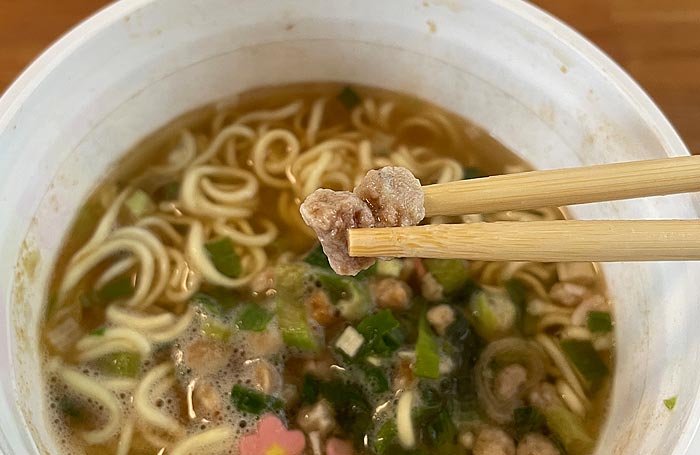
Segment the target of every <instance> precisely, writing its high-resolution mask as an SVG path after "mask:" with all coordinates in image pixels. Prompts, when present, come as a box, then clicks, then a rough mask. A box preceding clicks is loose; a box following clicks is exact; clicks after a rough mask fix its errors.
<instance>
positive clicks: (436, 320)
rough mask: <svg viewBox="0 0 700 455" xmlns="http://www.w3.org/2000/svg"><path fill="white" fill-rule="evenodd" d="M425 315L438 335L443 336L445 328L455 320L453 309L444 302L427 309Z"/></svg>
mask: <svg viewBox="0 0 700 455" xmlns="http://www.w3.org/2000/svg"><path fill="white" fill-rule="evenodd" d="M425 316H426V318H427V319H428V322H429V323H430V325H431V326H433V329H435V331H436V332H437V334H438V335H440V336H444V335H445V332H446V331H447V328H448V327H449V326H451V325H452V323H453V322H455V311H454V310H453V309H452V307H450V306H449V305H447V304H446V303H441V304H440V305H435V306H434V307H432V308H431V309H429V310H428V312H427V313H426V315H425Z"/></svg>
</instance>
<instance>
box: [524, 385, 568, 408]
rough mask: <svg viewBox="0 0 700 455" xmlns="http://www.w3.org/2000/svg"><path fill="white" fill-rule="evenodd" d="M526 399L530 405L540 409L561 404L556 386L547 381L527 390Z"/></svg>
mask: <svg viewBox="0 0 700 455" xmlns="http://www.w3.org/2000/svg"><path fill="white" fill-rule="evenodd" d="M528 401H529V402H530V404H531V405H532V406H535V407H537V408H540V409H546V408H548V407H550V406H554V405H563V402H562V401H561V398H560V397H559V392H557V388H556V387H554V385H553V384H550V383H549V382H542V383H540V384H539V385H537V386H536V387H535V388H533V389H532V390H531V391H530V392H529V395H528Z"/></svg>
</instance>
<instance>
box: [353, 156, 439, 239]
mask: <svg viewBox="0 0 700 455" xmlns="http://www.w3.org/2000/svg"><path fill="white" fill-rule="evenodd" d="M355 194H356V195H357V196H358V197H359V198H360V199H362V200H363V201H365V202H366V203H367V205H369V207H370V209H372V214H373V215H374V222H375V226H377V227H392V226H415V225H416V224H418V223H419V222H420V221H421V220H423V218H424V217H425V208H424V207H423V199H424V196H423V189H422V188H421V186H420V181H419V180H418V179H417V178H415V177H414V176H413V174H411V171H409V170H408V169H406V168H403V167H397V166H387V167H383V168H381V169H377V170H371V171H369V172H368V173H367V175H365V178H364V179H362V182H360V184H359V185H358V186H357V187H356V188H355Z"/></svg>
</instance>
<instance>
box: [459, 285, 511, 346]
mask: <svg viewBox="0 0 700 455" xmlns="http://www.w3.org/2000/svg"><path fill="white" fill-rule="evenodd" d="M469 310H470V320H471V323H472V325H473V326H474V329H476V331H477V333H478V334H479V335H481V336H482V337H483V338H486V339H487V340H489V341H492V340H495V339H498V338H501V337H503V336H505V335H507V334H508V333H510V332H511V331H512V330H513V328H514V326H515V322H516V318H517V313H518V311H517V308H516V307H515V304H514V303H513V302H512V301H511V300H510V297H509V296H508V293H507V292H503V291H501V290H497V289H493V290H491V289H489V290H483V291H479V292H476V293H474V294H472V296H471V299H470V301H469Z"/></svg>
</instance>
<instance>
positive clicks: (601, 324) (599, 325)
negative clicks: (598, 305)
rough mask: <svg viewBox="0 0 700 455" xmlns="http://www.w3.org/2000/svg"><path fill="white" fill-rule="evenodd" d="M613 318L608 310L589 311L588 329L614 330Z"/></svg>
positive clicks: (595, 331)
mask: <svg viewBox="0 0 700 455" xmlns="http://www.w3.org/2000/svg"><path fill="white" fill-rule="evenodd" d="M612 328H613V325H612V319H611V318H610V313H608V312H606V311H589V312H588V330H590V331H591V332H593V333H608V332H610V331H612Z"/></svg>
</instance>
